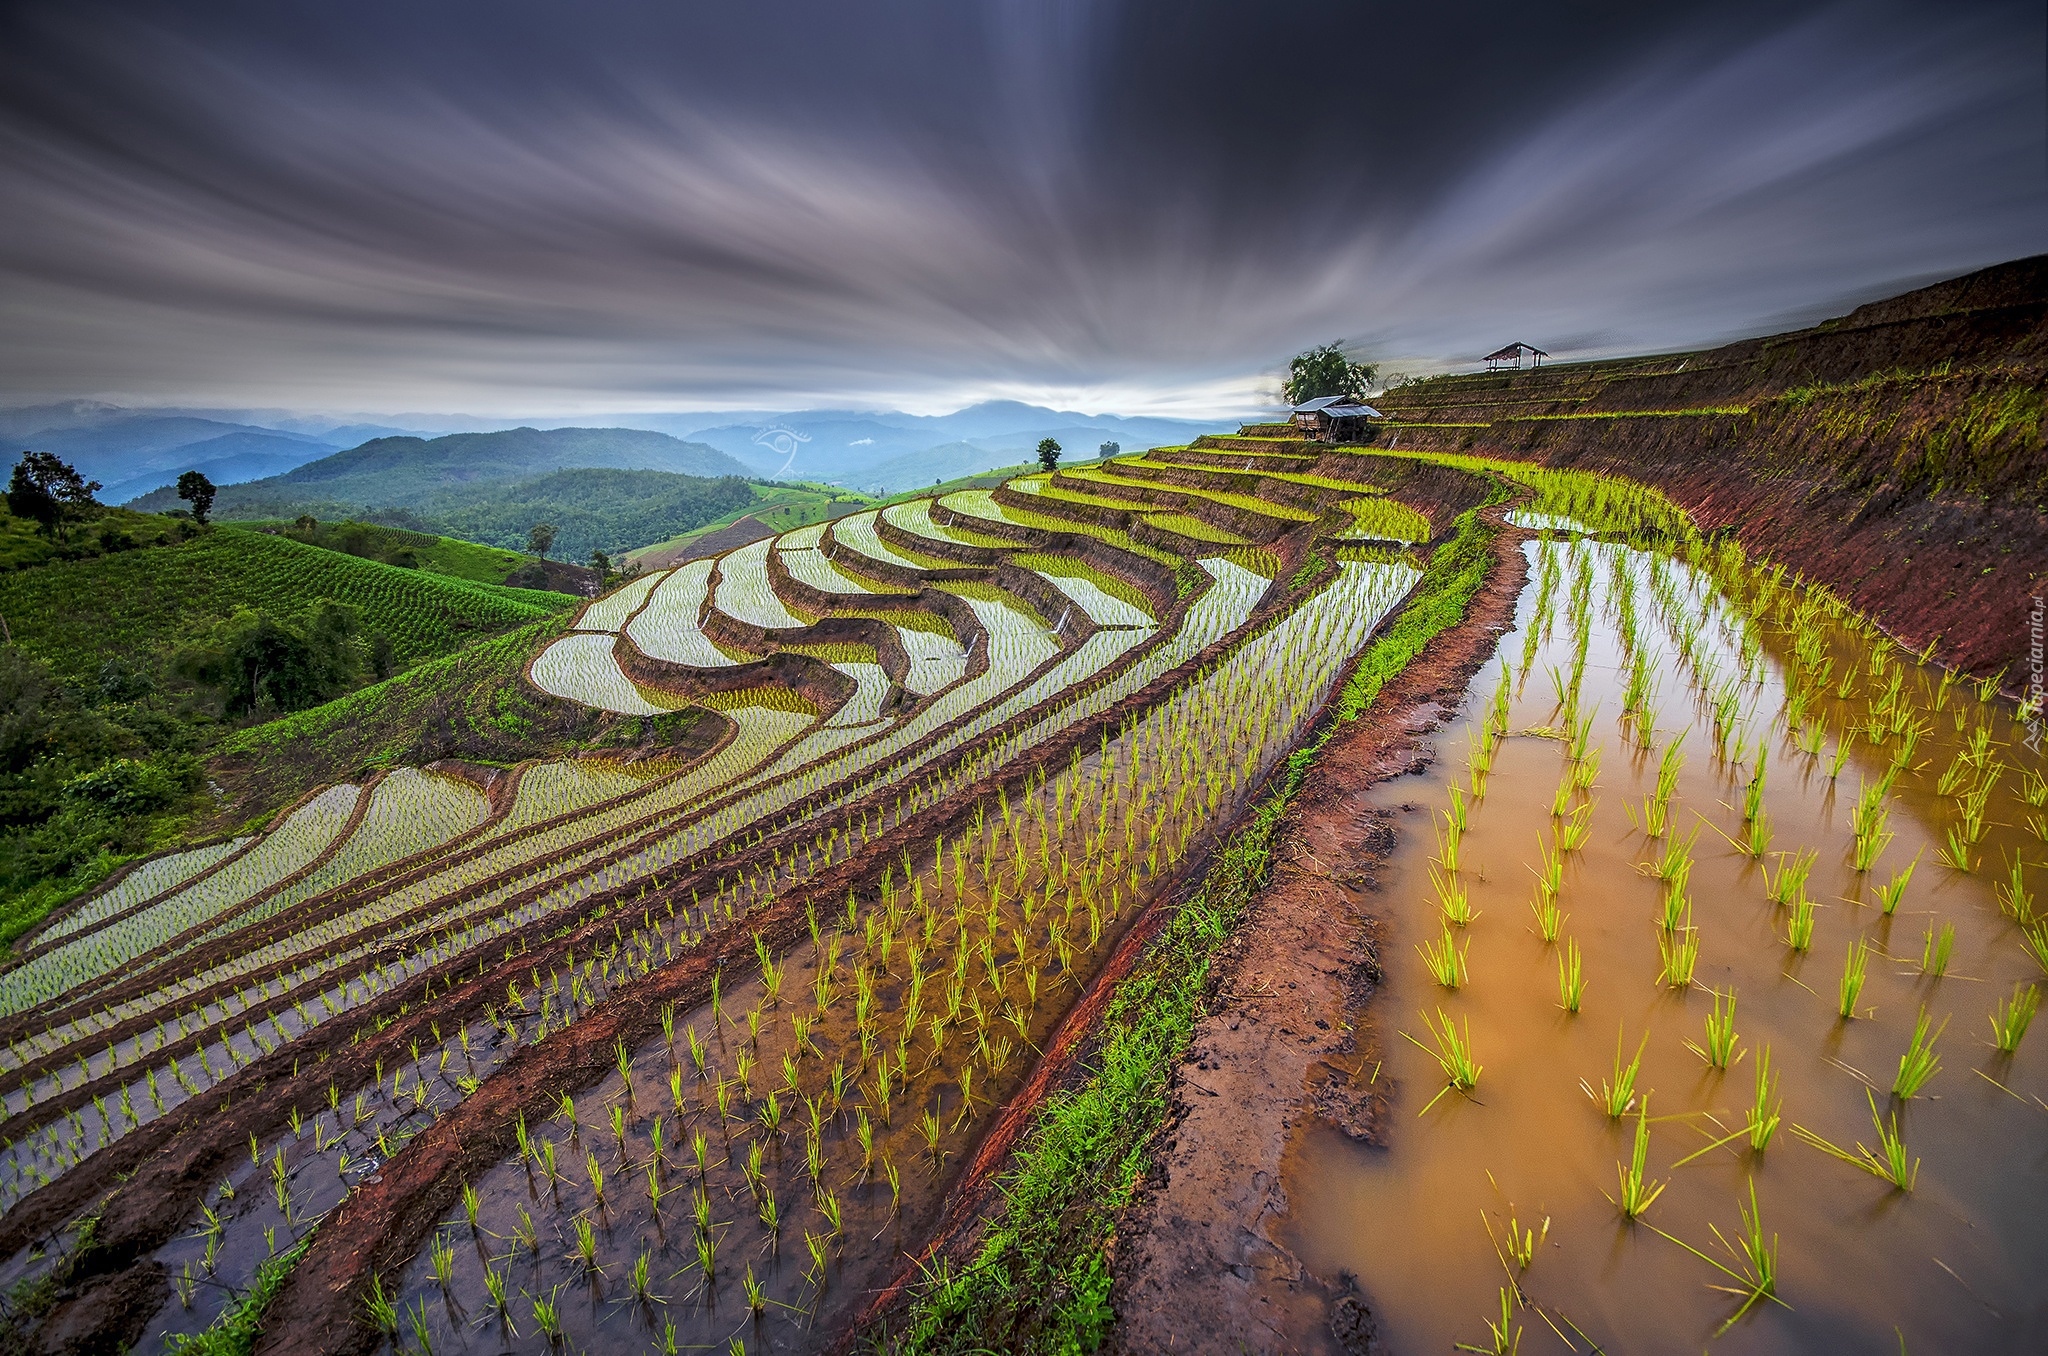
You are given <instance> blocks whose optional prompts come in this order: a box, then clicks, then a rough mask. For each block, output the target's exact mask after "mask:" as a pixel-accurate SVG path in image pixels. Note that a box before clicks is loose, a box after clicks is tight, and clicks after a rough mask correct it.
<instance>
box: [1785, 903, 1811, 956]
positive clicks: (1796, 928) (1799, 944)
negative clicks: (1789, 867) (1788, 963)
mask: <svg viewBox="0 0 2048 1356" xmlns="http://www.w3.org/2000/svg"><path fill="white" fill-rule="evenodd" d="M1818 912H1819V906H1818V905H1816V904H1815V903H1814V902H1813V900H1812V899H1810V898H1808V897H1807V896H1806V895H1803V894H1802V895H1801V896H1799V899H1798V901H1797V902H1795V903H1794V904H1793V905H1792V916H1791V917H1790V918H1788V919H1786V920H1785V945H1787V946H1789V947H1791V948H1792V949H1793V950H1794V951H1797V952H1802V953H1803V952H1805V951H1807V950H1809V949H1811V948H1812V946H1813V924H1814V917H1815V915H1816V914H1817V913H1818Z"/></svg>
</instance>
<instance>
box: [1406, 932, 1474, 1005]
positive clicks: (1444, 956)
mask: <svg viewBox="0 0 2048 1356" xmlns="http://www.w3.org/2000/svg"><path fill="white" fill-rule="evenodd" d="M1471 945H1472V943H1471V942H1470V941H1469V940H1468V941H1467V942H1466V943H1465V945H1464V946H1463V947H1460V946H1459V945H1458V944H1457V941H1456V939H1455V938H1454V937H1453V936H1452V934H1451V925H1450V923H1449V922H1445V923H1444V925H1443V936H1442V937H1440V938H1438V939H1437V940H1436V941H1435V942H1431V943H1424V944H1422V945H1420V946H1417V947H1416V948H1415V950H1416V951H1417V953H1419V954H1420V955H1421V957H1422V963H1423V964H1424V965H1425V966H1427V967H1428V969H1429V973H1430V977H1431V978H1432V979H1434V980H1436V982H1437V983H1439V984H1441V985H1443V986H1444V987H1445V988H1446V989H1456V988H1459V987H1461V986H1462V985H1463V984H1464V983H1465V975H1466V968H1465V952H1466V951H1467V950H1469V949H1470V947H1471Z"/></svg>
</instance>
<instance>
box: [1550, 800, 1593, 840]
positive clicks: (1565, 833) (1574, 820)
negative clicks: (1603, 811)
mask: <svg viewBox="0 0 2048 1356" xmlns="http://www.w3.org/2000/svg"><path fill="white" fill-rule="evenodd" d="M1593 804H1594V802H1592V801H1587V802H1586V803H1585V804H1583V805H1581V806H1580V807H1579V808H1578V809H1576V810H1574V811H1572V817H1571V818H1570V819H1569V820H1568V821H1566V822H1565V823H1564V824H1563V825H1561V826H1560V827H1559V829H1558V833H1557V846H1558V850H1559V851H1561V852H1577V851H1579V850H1580V849H1581V848H1583V847H1585V846H1586V843H1587V841H1588V840H1589V839H1591V838H1592V836H1593Z"/></svg>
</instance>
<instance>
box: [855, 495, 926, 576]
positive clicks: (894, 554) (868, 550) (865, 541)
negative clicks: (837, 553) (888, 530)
mask: <svg viewBox="0 0 2048 1356" xmlns="http://www.w3.org/2000/svg"><path fill="white" fill-rule="evenodd" d="M880 517H881V514H880V512H879V511H876V510H870V511H869V512H866V513H856V514H853V515H851V516H849V517H845V518H840V519H837V520H835V521H834V522H833V524H832V540H833V542H834V543H835V544H837V545H839V546H843V547H845V548H846V549H847V550H849V551H852V552H854V553H855V554H856V555H857V556H865V557H867V558H868V559H869V560H876V561H880V562H881V563H882V564H884V565H894V566H895V567H896V568H898V569H901V570H932V569H944V568H945V567H946V565H947V562H946V561H943V560H940V559H939V558H938V557H936V556H925V555H919V554H917V553H915V552H913V551H910V550H908V549H907V548H905V547H901V546H891V545H890V544H889V543H888V542H885V541H883V540H882V536H881V533H880V532H878V531H876V529H875V523H876V522H877V521H878V520H879V519H880Z"/></svg>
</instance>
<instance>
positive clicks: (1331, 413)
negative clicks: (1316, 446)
mask: <svg viewBox="0 0 2048 1356" xmlns="http://www.w3.org/2000/svg"><path fill="white" fill-rule="evenodd" d="M1385 417H1386V416H1384V415H1382V414H1381V413H1380V412H1379V411H1378V410H1376V409H1374V408H1373V407H1372V406H1370V405H1367V404H1365V403H1363V402H1361V401H1359V400H1357V399H1354V398H1353V397H1351V396H1342V395H1335V396H1319V397H1317V398H1316V399H1314V400H1310V401H1305V402H1303V403H1302V404H1299V405H1296V406H1295V407H1294V423H1295V426H1296V427H1298V428H1299V429H1301V431H1302V434H1303V436H1305V437H1309V438H1313V439H1315V440H1316V441H1318V442H1325V443H1342V442H1350V441H1353V440H1355V439H1359V438H1363V437H1364V436H1365V433H1366V429H1367V427H1368V425H1367V423H1366V421H1367V420H1370V419H1383V418H1385Z"/></svg>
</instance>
